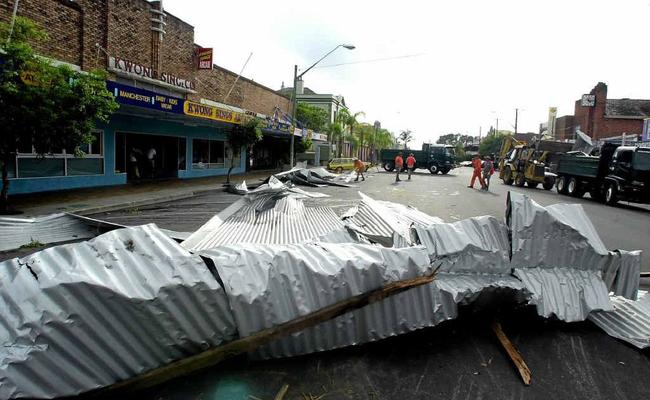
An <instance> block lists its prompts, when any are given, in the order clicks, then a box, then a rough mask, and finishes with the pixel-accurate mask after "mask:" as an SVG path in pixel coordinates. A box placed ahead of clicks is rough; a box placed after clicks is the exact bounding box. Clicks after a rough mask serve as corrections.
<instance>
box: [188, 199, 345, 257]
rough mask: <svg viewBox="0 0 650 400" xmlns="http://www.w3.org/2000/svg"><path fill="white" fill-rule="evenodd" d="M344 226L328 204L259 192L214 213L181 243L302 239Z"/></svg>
mask: <svg viewBox="0 0 650 400" xmlns="http://www.w3.org/2000/svg"><path fill="white" fill-rule="evenodd" d="M341 228H343V223H342V222H341V220H340V219H339V217H338V216H337V215H336V213H335V212H334V211H333V210H332V209H331V208H329V207H307V206H305V204H304V203H303V202H302V201H301V200H300V199H297V198H295V197H293V196H291V195H285V196H283V197H280V198H278V197H277V194H259V195H255V196H251V197H247V198H244V199H241V200H239V201H238V202H237V203H235V204H234V205H233V206H231V207H229V208H227V209H226V210H224V211H223V212H222V213H220V214H218V215H216V216H215V217H213V218H212V219H211V220H210V221H208V222H207V223H206V224H205V225H204V226H202V227H201V228H199V230H198V231H196V232H195V233H193V234H192V235H191V236H190V237H189V238H187V240H185V241H184V242H183V243H182V246H183V247H185V248H187V249H189V250H193V251H199V250H206V249H212V248H215V247H218V246H222V245H227V244H234V243H263V244H291V243H302V242H306V241H308V240H311V239H315V238H317V237H319V236H322V235H326V234H328V233H330V232H332V231H334V230H338V229H341Z"/></svg>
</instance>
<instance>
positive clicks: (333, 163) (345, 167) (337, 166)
mask: <svg viewBox="0 0 650 400" xmlns="http://www.w3.org/2000/svg"><path fill="white" fill-rule="evenodd" d="M354 160H355V159H354V158H333V159H331V160H330V161H329V162H328V163H327V169H329V170H332V171H335V172H336V173H339V174H340V173H341V172H343V171H352V170H353V169H354ZM362 162H363V165H364V166H365V169H364V172H365V171H367V170H368V168H370V163H368V162H365V161H362Z"/></svg>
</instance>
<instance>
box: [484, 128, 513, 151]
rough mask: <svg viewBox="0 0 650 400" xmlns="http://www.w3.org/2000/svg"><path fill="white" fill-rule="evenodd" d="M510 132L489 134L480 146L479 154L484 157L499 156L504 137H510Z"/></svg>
mask: <svg viewBox="0 0 650 400" xmlns="http://www.w3.org/2000/svg"><path fill="white" fill-rule="evenodd" d="M510 134H512V132H510V131H501V130H500V131H498V132H494V131H492V132H491V133H488V135H487V136H486V137H485V139H483V141H482V142H481V144H480V145H479V148H478V152H479V154H480V155H482V156H486V155H491V154H498V153H499V151H500V150H501V143H503V137H504V136H505V135H510Z"/></svg>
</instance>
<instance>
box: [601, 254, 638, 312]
mask: <svg viewBox="0 0 650 400" xmlns="http://www.w3.org/2000/svg"><path fill="white" fill-rule="evenodd" d="M603 280H604V281H605V285H606V286H607V288H608V289H609V290H610V291H612V292H613V293H614V294H615V295H617V296H623V297H625V298H627V299H630V300H636V298H637V293H638V291H639V283H640V280H641V251H640V250H635V251H625V250H615V251H610V252H609V262H608V263H607V265H606V266H605V268H604V270H603Z"/></svg>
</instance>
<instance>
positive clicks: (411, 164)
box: [406, 156, 415, 168]
mask: <svg viewBox="0 0 650 400" xmlns="http://www.w3.org/2000/svg"><path fill="white" fill-rule="evenodd" d="M406 166H407V167H409V168H413V167H414V166H415V157H413V156H408V157H407V158H406Z"/></svg>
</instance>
